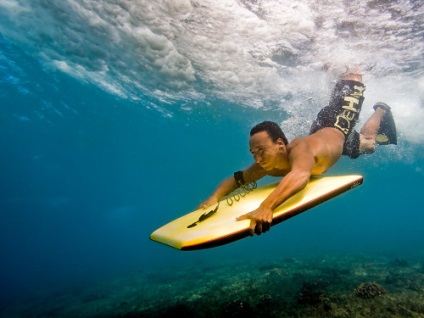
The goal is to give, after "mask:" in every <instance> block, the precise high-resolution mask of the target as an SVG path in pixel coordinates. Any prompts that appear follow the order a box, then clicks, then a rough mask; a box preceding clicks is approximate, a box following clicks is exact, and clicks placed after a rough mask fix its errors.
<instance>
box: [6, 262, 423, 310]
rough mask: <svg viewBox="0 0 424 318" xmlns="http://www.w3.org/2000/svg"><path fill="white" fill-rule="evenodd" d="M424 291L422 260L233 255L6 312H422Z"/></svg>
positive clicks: (114, 281)
mask: <svg viewBox="0 0 424 318" xmlns="http://www.w3.org/2000/svg"><path fill="white" fill-rule="evenodd" d="M377 282H378V283H377ZM380 282H381V283H382V284H384V287H382V286H381V285H379V283H380ZM352 291H353V292H352ZM423 291H424V273H423V271H422V263H421V262H420V261H415V260H412V261H411V260H409V259H408V260H407V261H403V260H402V261H399V259H395V261H393V260H391V259H390V258H385V257H381V256H380V257H376V256H363V255H361V256H352V255H344V256H315V257H307V258H303V259H301V258H291V259H278V258H274V259H273V260H272V261H261V260H255V261H251V262H249V261H241V260H240V259H234V260H231V261H226V262H225V263H224V262H222V261H216V262H215V263H212V262H208V263H207V264H206V263H205V264H196V266H194V265H193V266H191V265H188V266H185V267H184V266H181V267H179V268H178V269H176V268H173V269H172V270H169V271H155V270H154V269H152V271H151V272H139V273H137V274H134V275H128V276H125V277H117V278H114V279H110V280H109V281H103V282H99V283H97V284H93V285H91V286H86V287H80V288H75V289H73V290H70V289H67V290H64V291H62V292H60V291H56V292H55V293H51V292H50V293H47V292H46V294H45V295H44V296H42V295H40V294H39V295H38V296H37V297H34V299H32V300H31V301H28V302H27V303H21V304H19V305H16V304H15V305H13V306H12V305H9V306H6V305H5V306H3V307H0V317H8V318H13V317H51V318H54V317H60V318H75V317H79V318H167V317H178V316H181V317H186V318H215V317H216V318H231V317H243V318H250V317H260V318H276V317H296V318H311V317H314V318H321V317H322V318H324V317H325V318H351V317H355V318H369V317H385V318H399V317H412V318H415V317H416V318H418V317H424V305H423V301H422V299H423V298H422V297H423V296H422V295H423ZM384 294H386V295H387V296H384Z"/></svg>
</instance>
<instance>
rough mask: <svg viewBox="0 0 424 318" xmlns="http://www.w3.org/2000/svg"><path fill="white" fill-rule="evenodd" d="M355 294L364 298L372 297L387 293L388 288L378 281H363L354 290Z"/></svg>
mask: <svg viewBox="0 0 424 318" xmlns="http://www.w3.org/2000/svg"><path fill="white" fill-rule="evenodd" d="M353 292H354V294H355V296H357V297H360V298H363V299H372V298H375V297H377V296H381V295H383V294H385V293H386V290H385V289H384V288H383V287H382V286H380V285H379V284H377V283H376V282H367V283H362V284H361V285H359V286H358V287H357V288H355V290H354V291H353Z"/></svg>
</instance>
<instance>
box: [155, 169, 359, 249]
mask: <svg viewBox="0 0 424 318" xmlns="http://www.w3.org/2000/svg"><path fill="white" fill-rule="evenodd" d="M362 181H363V177H362V176H360V175H345V176H330V177H320V178H312V179H311V180H310V181H309V183H308V184H307V186H306V187H305V188H304V189H303V190H301V191H300V192H298V193H296V194H295V195H293V196H292V197H290V198H289V199H288V200H286V201H285V202H284V203H283V204H281V205H280V206H279V207H277V208H276V209H275V210H274V214H273V220H272V226H274V225H275V224H278V223H280V222H283V221H285V220H287V219H289V218H291V217H293V216H295V215H298V214H300V213H302V212H304V211H306V210H309V209H310V208H312V207H314V206H316V205H318V204H320V203H322V202H325V201H327V200H329V199H331V198H334V197H335V196H338V195H340V194H342V193H344V192H346V191H348V190H350V189H353V188H355V187H357V186H359V185H360V184H362ZM278 184H279V182H275V183H272V184H269V185H265V186H262V187H259V188H255V186H254V185H249V186H244V187H243V188H239V189H238V190H236V191H235V192H233V193H232V195H231V196H229V197H226V198H224V199H222V200H221V201H220V202H219V204H217V205H216V206H213V207H210V208H208V209H199V210H196V211H193V212H191V213H188V214H186V215H184V216H182V217H180V218H178V219H175V220H174V221H171V222H170V223H168V224H165V225H164V226H162V227H160V228H159V229H157V230H156V231H154V232H153V233H152V234H151V235H150V239H152V240H153V241H156V242H159V243H162V244H165V245H168V246H171V247H174V248H176V249H179V250H197V249H204V248H210V247H215V246H220V245H223V244H227V243H231V242H234V241H236V240H239V239H242V238H244V237H247V236H249V235H250V234H249V224H250V220H242V221H237V220H236V218H237V217H238V216H240V215H243V214H245V213H248V212H250V211H253V210H255V209H256V208H257V207H259V205H260V204H261V203H262V201H263V200H264V199H265V198H266V197H267V196H268V195H269V194H270V193H271V192H272V191H273V190H274V189H275V188H276V187H277V185H278Z"/></svg>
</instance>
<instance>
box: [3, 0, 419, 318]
mask: <svg viewBox="0 0 424 318" xmlns="http://www.w3.org/2000/svg"><path fill="white" fill-rule="evenodd" d="M353 65H360V67H361V69H363V70H364V82H365V85H366V86H367V90H366V93H365V96H366V100H365V103H364V106H363V112H362V114H361V121H360V123H359V124H358V125H359V126H360V125H362V124H363V123H364V121H365V120H366V118H367V116H369V115H370V114H371V113H372V111H373V110H372V105H373V104H374V103H375V102H377V101H384V102H386V103H388V104H389V105H390V106H391V107H392V111H393V114H394V116H395V121H396V124H397V129H398V145H397V146H394V145H390V146H381V147H378V149H377V151H376V153H375V154H373V155H367V156H362V157H360V158H359V159H356V160H350V159H348V158H342V159H341V160H340V161H339V162H338V163H337V164H336V165H335V166H334V167H333V168H332V169H331V170H330V171H328V172H327V174H328V175H338V174H347V173H355V174H356V173H359V174H362V175H364V178H365V179H364V184H363V185H362V186H361V187H359V188H357V189H355V190H353V191H350V192H348V193H346V194H344V195H342V196H340V197H337V198H335V199H333V200H331V201H329V202H327V203H325V204H323V205H321V206H319V207H316V208H314V209H312V210H311V211H309V212H307V213H304V214H302V215H300V216H298V217H296V218H294V219H291V220H289V221H287V222H285V223H282V224H280V225H278V226H276V227H274V228H272V230H271V231H270V232H268V233H266V234H265V235H262V236H259V237H258V236H256V237H252V238H247V239H243V240H241V241H238V242H235V243H233V244H229V245H226V246H222V247H218V248H214V249H210V250H203V251H195V252H179V251H176V250H173V249H171V248H169V247H166V246H163V245H160V244H157V243H154V242H152V241H150V240H149V235H150V233H151V232H152V231H153V230H155V229H156V228H158V227H159V226H161V225H163V224H164V223H166V222H168V221H170V220H172V219H174V218H176V217H178V216H180V215H182V214H184V213H186V212H188V211H190V210H193V209H195V208H196V207H197V205H198V204H199V203H200V202H201V201H202V200H203V199H205V198H206V197H207V196H208V195H209V194H210V193H211V192H212V191H213V190H214V189H215V187H216V186H217V185H218V183H219V182H220V181H221V180H222V179H224V178H226V177H227V176H229V175H230V174H232V173H233V172H234V171H236V170H239V169H242V168H244V167H246V166H248V165H249V164H250V163H251V162H252V158H251V156H250V154H249V151H248V145H247V143H248V132H249V129H250V128H251V126H252V125H254V124H256V123H258V122H260V121H262V120H275V121H277V122H279V123H280V124H281V126H282V128H283V130H284V131H285V132H286V134H287V135H288V137H289V139H292V138H294V137H295V136H301V135H304V134H306V133H307V132H308V130H309V127H310V124H311V121H312V120H313V119H314V117H315V115H316V114H317V112H318V111H319V110H320V108H321V107H323V106H325V105H326V103H327V101H328V98H329V95H330V92H331V88H332V86H333V85H334V81H335V80H336V78H337V75H338V74H339V73H340V72H343V71H345V69H346V66H348V67H352V66H353ZM423 66H424V2H423V1H413V0H393V1H377V0H374V1H371V0H370V1H349V2H346V1H337V0H331V1H330V0H325V1H319V2H317V1H313V0H305V1H300V0H292V1H284V2H283V1H277V0H262V1H261V0H257V1H253V0H250V1H248V0H241V1H228V0H218V1H217V0H214V1H188V0H187V1H184V0H182V1H167V0H159V1H142V0H137V1H134V0H115V1H94V0H64V1H46V0H37V1H25V0H0V132H1V133H0V149H1V155H0V256H1V261H0V304H1V306H2V308H3V307H4V306H6V305H8V304H10V303H11V302H13V303H17V304H22V305H23V304H24V303H25V301H28V299H32V297H35V296H37V295H39V294H40V293H43V294H44V293H47V294H48V293H49V292H57V291H59V290H64V289H67V288H71V287H74V286H90V284H92V283H94V282H96V283H98V282H99V281H105V280H108V279H112V278H116V277H123V276H125V275H131V274H133V273H147V272H148V273H151V272H155V273H161V272H166V273H170V274H169V275H171V277H172V272H173V271H178V273H181V271H184V270H185V269H187V274H186V276H187V277H189V270H190V269H191V268H192V267H193V266H195V265H196V264H203V265H205V264H207V265H208V266H213V267H214V268H218V269H219V268H220V266H224V265H223V264H227V262H229V261H231V264H232V266H234V267H237V266H244V265H245V264H247V263H248V264H253V265H252V266H254V264H255V263H256V262H258V263H261V262H264V261H270V262H274V261H276V260H278V259H282V258H291V257H298V258H302V257H310V256H319V255H340V254H352V255H353V254H361V255H362V254H367V255H373V256H380V255H386V256H388V257H392V258H402V259H406V260H408V261H409V262H415V261H416V262H420V261H423V260H424V247H423V244H424V231H423V230H422V228H423V224H424V214H423V212H422V210H423V209H422V194H421V193H422V184H423V181H424V152H423V146H422V144H423V142H424V73H423ZM268 181H269V180H268ZM199 266H200V265H199ZM184 277H185V276H184V275H180V274H179V275H178V276H175V279H180V280H184ZM193 283H194V284H195V283H196V282H193ZM154 284H155V283H152V285H154ZM423 288H424V286H423ZM0 309H1V308H0ZM0 312H1V310H0ZM58 316H60V315H58Z"/></svg>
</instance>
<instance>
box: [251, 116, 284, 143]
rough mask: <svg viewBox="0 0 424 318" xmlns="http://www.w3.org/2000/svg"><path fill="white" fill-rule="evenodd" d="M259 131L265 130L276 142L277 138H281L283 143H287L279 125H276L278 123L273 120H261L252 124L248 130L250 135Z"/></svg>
mask: <svg viewBox="0 0 424 318" xmlns="http://www.w3.org/2000/svg"><path fill="white" fill-rule="evenodd" d="M261 131H266V132H267V133H268V135H269V136H270V137H271V139H272V141H273V142H277V140H278V138H281V139H282V140H283V142H284V144H285V145H287V144H288V143H289V142H288V140H287V138H286V136H285V135H284V133H283V131H282V130H281V128H280V126H278V124H277V123H275V122H273V121H263V122H261V123H259V124H257V125H256V126H254V127H253V128H252V129H251V130H250V137H252V136H253V135H254V134H257V133H259V132H261Z"/></svg>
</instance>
